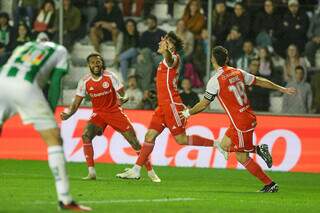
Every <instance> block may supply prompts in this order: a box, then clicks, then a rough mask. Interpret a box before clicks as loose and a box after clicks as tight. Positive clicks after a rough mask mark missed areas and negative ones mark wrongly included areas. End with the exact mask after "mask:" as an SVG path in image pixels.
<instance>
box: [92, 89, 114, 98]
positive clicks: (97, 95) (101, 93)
mask: <svg viewBox="0 0 320 213" xmlns="http://www.w3.org/2000/svg"><path fill="white" fill-rule="evenodd" d="M109 93H111V90H107V91H104V92H99V93H90V94H89V95H90V97H91V98H97V97H100V96H104V95H108V94H109Z"/></svg>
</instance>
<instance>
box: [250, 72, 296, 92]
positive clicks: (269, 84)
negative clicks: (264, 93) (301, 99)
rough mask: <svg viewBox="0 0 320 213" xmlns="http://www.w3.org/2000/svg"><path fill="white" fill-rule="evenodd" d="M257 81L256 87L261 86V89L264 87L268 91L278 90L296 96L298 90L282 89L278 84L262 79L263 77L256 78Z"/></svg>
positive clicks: (291, 88)
mask: <svg viewBox="0 0 320 213" xmlns="http://www.w3.org/2000/svg"><path fill="white" fill-rule="evenodd" d="M255 78H256V81H255V85H257V86H259V87H263V88H266V89H273V90H278V91H280V92H282V93H285V94H288V95H294V94H296V92H297V90H296V89H295V88H293V87H288V88H286V87H282V86H280V85H278V84H276V83H273V82H272V81H270V80H268V79H266V78H262V77H258V76H256V77H255Z"/></svg>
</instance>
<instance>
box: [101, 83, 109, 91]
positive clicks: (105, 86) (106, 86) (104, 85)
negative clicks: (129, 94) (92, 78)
mask: <svg viewBox="0 0 320 213" xmlns="http://www.w3.org/2000/svg"><path fill="white" fill-rule="evenodd" d="M109 86H110V85H109V83H108V82H103V84H102V87H103V88H105V89H108V88H109Z"/></svg>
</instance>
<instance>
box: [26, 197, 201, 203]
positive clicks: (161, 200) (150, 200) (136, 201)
mask: <svg viewBox="0 0 320 213" xmlns="http://www.w3.org/2000/svg"><path fill="white" fill-rule="evenodd" d="M196 200H200V199H196V198H190V197H184V198H182V197H177V198H158V199H132V200H126V199H125V200H120V199H119V200H91V201H81V202H80V203H84V204H112V203H148V202H149V203H167V202H184V201H196ZM22 203H23V204H33V205H48V204H57V202H50V201H41V200H36V201H33V202H22Z"/></svg>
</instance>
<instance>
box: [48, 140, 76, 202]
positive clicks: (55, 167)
mask: <svg viewBox="0 0 320 213" xmlns="http://www.w3.org/2000/svg"><path fill="white" fill-rule="evenodd" d="M48 162H49V167H50V169H51V171H52V174H53V176H54V179H55V185H56V190H57V194H58V199H59V201H62V202H63V203H64V204H69V203H70V202H71V201H72V197H71V195H70V191H69V179H68V176H67V170H66V165H65V159H64V155H63V148H62V146H60V145H56V146H49V147H48Z"/></svg>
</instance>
